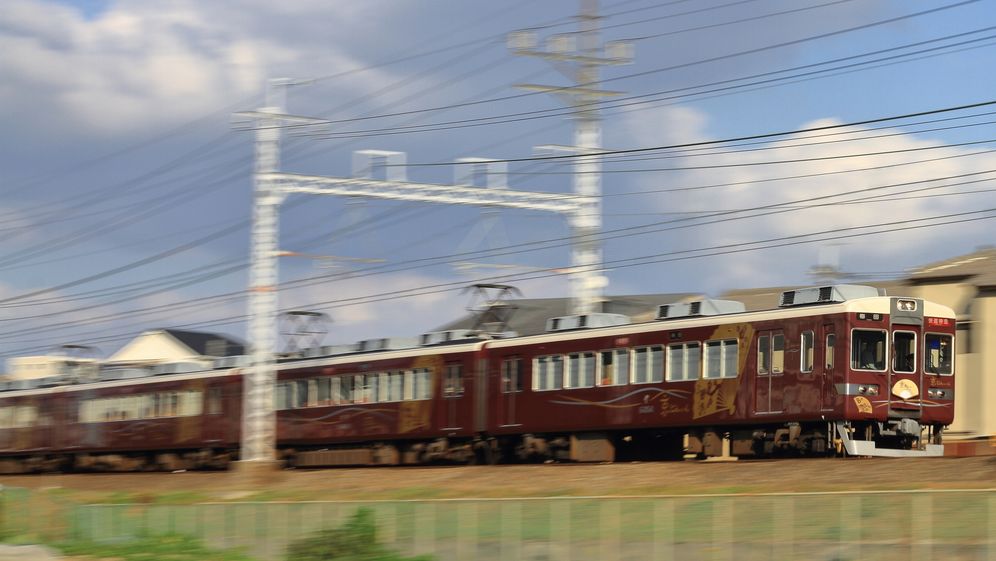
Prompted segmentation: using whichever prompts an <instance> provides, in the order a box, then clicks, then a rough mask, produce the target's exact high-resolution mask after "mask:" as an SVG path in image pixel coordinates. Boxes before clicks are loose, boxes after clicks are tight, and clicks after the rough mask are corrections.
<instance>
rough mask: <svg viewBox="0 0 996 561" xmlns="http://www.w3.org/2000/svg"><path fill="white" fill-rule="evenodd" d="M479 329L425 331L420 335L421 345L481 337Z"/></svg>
mask: <svg viewBox="0 0 996 561" xmlns="http://www.w3.org/2000/svg"><path fill="white" fill-rule="evenodd" d="M479 337H480V336H479V334H478V332H477V331H474V330H471V329H448V330H446V331H430V332H429V333H423V334H422V335H421V336H420V337H419V345H422V346H423V347H424V346H428V345H440V344H442V343H451V342H453V341H465V340H467V339H477V338H479Z"/></svg>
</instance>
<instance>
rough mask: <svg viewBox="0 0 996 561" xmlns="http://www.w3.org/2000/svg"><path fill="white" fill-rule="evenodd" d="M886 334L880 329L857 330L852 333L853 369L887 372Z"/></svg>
mask: <svg viewBox="0 0 996 561" xmlns="http://www.w3.org/2000/svg"><path fill="white" fill-rule="evenodd" d="M886 346H887V341H886V333H885V331H883V330H879V329H855V330H854V331H852V332H851V368H852V369H855V370H874V371H877V372H884V371H885V357H886V356H887V354H886Z"/></svg>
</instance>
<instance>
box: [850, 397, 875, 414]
mask: <svg viewBox="0 0 996 561" xmlns="http://www.w3.org/2000/svg"><path fill="white" fill-rule="evenodd" d="M854 405H855V406H857V408H858V413H871V412H872V404H871V402H870V401H868V398H867V397H865V396H862V395H856V396H854Z"/></svg>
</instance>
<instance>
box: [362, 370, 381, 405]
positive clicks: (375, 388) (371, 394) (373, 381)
mask: <svg viewBox="0 0 996 561" xmlns="http://www.w3.org/2000/svg"><path fill="white" fill-rule="evenodd" d="M365 380H366V401H364V403H377V400H378V399H379V398H380V374H367V375H366V376H365Z"/></svg>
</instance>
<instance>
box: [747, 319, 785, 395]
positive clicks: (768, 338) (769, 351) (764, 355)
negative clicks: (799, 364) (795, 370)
mask: <svg viewBox="0 0 996 561" xmlns="http://www.w3.org/2000/svg"><path fill="white" fill-rule="evenodd" d="M784 377H785V334H784V333H782V332H781V331H761V332H759V333H758V336H757V378H756V385H755V387H754V411H755V412H757V413H780V412H781V411H782V406H783V401H784V398H783V393H782V385H783V381H784Z"/></svg>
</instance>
